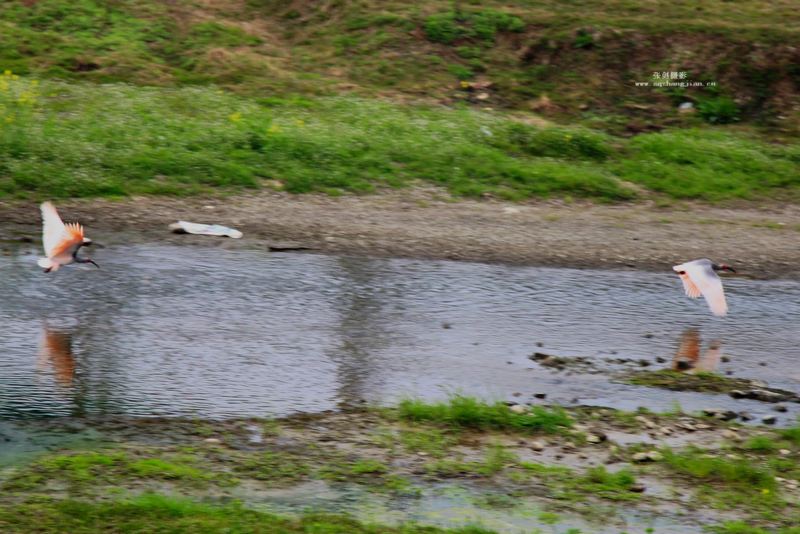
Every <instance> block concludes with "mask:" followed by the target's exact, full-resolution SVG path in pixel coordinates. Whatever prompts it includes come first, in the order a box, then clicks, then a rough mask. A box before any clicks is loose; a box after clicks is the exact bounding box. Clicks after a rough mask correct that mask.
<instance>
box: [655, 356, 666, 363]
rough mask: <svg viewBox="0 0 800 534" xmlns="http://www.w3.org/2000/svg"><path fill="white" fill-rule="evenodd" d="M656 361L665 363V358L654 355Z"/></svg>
mask: <svg viewBox="0 0 800 534" xmlns="http://www.w3.org/2000/svg"><path fill="white" fill-rule="evenodd" d="M656 361H657V362H658V363H667V359H666V358H662V357H661V356H656Z"/></svg>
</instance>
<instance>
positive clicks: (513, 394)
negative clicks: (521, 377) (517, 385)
mask: <svg viewBox="0 0 800 534" xmlns="http://www.w3.org/2000/svg"><path fill="white" fill-rule="evenodd" d="M511 396H512V397H521V396H522V393H520V392H519V391H515V392H514V393H512V394H511Z"/></svg>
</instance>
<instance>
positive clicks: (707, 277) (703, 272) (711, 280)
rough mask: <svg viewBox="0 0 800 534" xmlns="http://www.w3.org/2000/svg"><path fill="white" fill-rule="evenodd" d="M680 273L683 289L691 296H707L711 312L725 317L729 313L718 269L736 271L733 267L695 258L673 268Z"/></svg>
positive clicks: (694, 297)
mask: <svg viewBox="0 0 800 534" xmlns="http://www.w3.org/2000/svg"><path fill="white" fill-rule="evenodd" d="M672 270H673V271H675V272H676V273H678V276H680V277H681V281H682V282H683V289H684V290H685V291H686V295H687V296H688V297H689V298H693V299H696V298H699V297H700V295H702V296H703V297H705V299H706V302H707V303H708V307H709V308H710V309H711V313H713V314H714V315H716V316H717V317H723V316H725V315H726V314H727V313H728V303H727V302H725V292H724V291H723V290H722V280H720V278H719V276H717V271H730V272H732V273H735V272H736V271H735V270H734V269H733V267H731V266H729V265H725V264H724V263H720V264H716V263H714V262H713V261H711V260H708V259H705V258H703V259H701V260H694V261H689V262H686V263H682V264H680V265H676V266H675V267H673V268H672Z"/></svg>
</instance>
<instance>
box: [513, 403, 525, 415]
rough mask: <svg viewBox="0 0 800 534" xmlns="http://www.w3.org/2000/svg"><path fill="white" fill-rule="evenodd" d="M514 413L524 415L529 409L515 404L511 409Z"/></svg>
mask: <svg viewBox="0 0 800 534" xmlns="http://www.w3.org/2000/svg"><path fill="white" fill-rule="evenodd" d="M509 410H511V411H512V412H514V413H518V414H523V413H525V412H527V411H528V409H527V408H526V407H525V406H523V405H522V404H515V405H513V406H511V407H510V408H509Z"/></svg>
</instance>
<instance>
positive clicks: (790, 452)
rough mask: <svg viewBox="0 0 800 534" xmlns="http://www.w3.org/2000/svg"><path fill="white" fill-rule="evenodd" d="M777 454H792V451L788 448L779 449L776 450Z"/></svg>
mask: <svg viewBox="0 0 800 534" xmlns="http://www.w3.org/2000/svg"><path fill="white" fill-rule="evenodd" d="M778 454H780V455H781V456H789V455H790V454H792V451H790V450H789V449H781V450H779V451H778Z"/></svg>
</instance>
